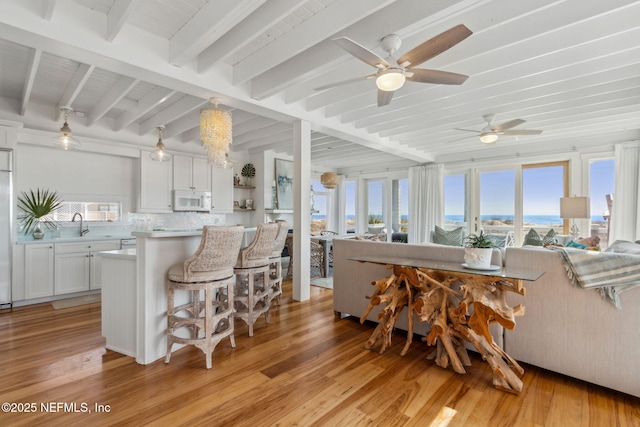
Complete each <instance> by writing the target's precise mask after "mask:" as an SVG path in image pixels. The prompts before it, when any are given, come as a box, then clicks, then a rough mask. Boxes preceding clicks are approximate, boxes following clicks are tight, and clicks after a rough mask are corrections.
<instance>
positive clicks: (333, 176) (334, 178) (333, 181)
mask: <svg viewBox="0 0 640 427" xmlns="http://www.w3.org/2000/svg"><path fill="white" fill-rule="evenodd" d="M320 182H321V183H322V186H323V187H324V188H327V189H329V190H331V189H332V188H336V187H337V186H338V174H337V173H335V172H325V173H323V174H322V175H321V176H320Z"/></svg>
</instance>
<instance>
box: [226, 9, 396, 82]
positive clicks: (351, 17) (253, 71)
mask: <svg viewBox="0 0 640 427" xmlns="http://www.w3.org/2000/svg"><path fill="white" fill-rule="evenodd" d="M392 2H393V0H349V1H348V2H347V1H343V2H336V3H333V4H331V5H329V6H327V7H325V8H324V9H322V10H320V11H319V12H318V13H316V14H315V15H313V16H311V17H310V18H309V19H307V20H306V21H304V22H303V23H302V24H300V25H298V26H296V27H294V28H293V29H292V30H291V31H289V32H287V33H285V34H284V35H283V36H282V37H280V38H278V39H277V40H275V41H274V42H272V43H269V44H268V45H266V46H265V47H264V48H262V49H260V50H259V51H257V52H255V53H254V54H253V55H251V56H249V57H248V58H246V59H245V60H244V61H242V62H240V63H239V64H237V65H235V66H234V67H233V84H234V85H238V84H241V83H244V82H246V81H248V80H250V79H252V78H254V77H256V76H257V75H259V74H260V73H263V72H265V71H267V70H269V69H271V68H273V67H275V66H276V65H279V64H282V63H283V62H285V61H286V60H288V59H289V58H291V57H293V56H295V55H297V54H299V53H300V52H302V51H304V50H306V49H309V48H310V47H312V46H314V45H316V44H317V43H318V42H319V41H321V40H324V39H326V38H327V37H330V36H331V35H333V34H335V33H336V32H338V31H341V30H343V29H344V28H346V27H348V26H350V25H353V24H354V23H355V22H357V21H358V20H360V19H362V17H363V16H367V15H368V14H370V13H372V11H375V10H378V9H380V8H381V7H383V6H386V5H388V4H389V3H392Z"/></svg>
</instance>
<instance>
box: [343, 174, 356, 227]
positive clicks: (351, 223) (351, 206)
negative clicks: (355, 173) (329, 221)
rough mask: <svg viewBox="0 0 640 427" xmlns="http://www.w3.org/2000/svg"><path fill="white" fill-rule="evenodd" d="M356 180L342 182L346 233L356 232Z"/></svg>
mask: <svg viewBox="0 0 640 427" xmlns="http://www.w3.org/2000/svg"><path fill="white" fill-rule="evenodd" d="M357 189H358V181H355V180H346V181H345V183H344V190H345V191H344V192H345V195H344V197H345V203H344V223H345V230H346V232H347V233H355V232H356V229H357V228H356V225H357V223H356V218H357V216H356V206H357V201H358V198H357V197H358V193H357Z"/></svg>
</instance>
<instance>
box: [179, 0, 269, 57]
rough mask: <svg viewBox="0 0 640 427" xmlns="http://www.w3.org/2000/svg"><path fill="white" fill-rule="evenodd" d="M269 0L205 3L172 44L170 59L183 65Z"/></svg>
mask: <svg viewBox="0 0 640 427" xmlns="http://www.w3.org/2000/svg"><path fill="white" fill-rule="evenodd" d="M265 1H266V0H215V1H209V2H207V4H205V5H204V6H203V7H202V8H201V9H200V10H199V11H198V12H197V13H196V14H195V15H193V17H191V19H190V20H189V22H187V23H186V24H185V25H184V26H183V27H182V28H180V30H178V32H177V33H176V34H175V35H174V36H173V37H172V38H171V40H170V44H169V62H170V63H171V64H172V65H175V66H178V67H182V66H183V65H185V64H186V63H187V62H189V61H191V60H192V59H193V58H194V57H196V56H197V55H198V54H200V53H201V52H202V51H203V50H204V49H205V48H206V47H207V46H210V45H211V44H212V43H214V42H215V41H216V40H218V39H219V38H220V37H221V36H222V35H223V34H225V33H226V32H227V31H229V30H230V29H231V28H233V27H234V26H235V25H237V24H238V23H240V22H241V21H242V20H243V19H244V18H246V17H247V16H248V15H249V14H251V12H253V11H254V10H256V8H258V7H260V6H261V5H262V4H263V3H264V2H265Z"/></svg>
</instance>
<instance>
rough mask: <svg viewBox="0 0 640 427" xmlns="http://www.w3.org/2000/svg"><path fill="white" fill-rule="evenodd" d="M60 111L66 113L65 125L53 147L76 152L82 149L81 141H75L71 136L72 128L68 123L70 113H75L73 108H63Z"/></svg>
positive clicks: (55, 139) (54, 140)
mask: <svg viewBox="0 0 640 427" xmlns="http://www.w3.org/2000/svg"><path fill="white" fill-rule="evenodd" d="M60 110H61V111H62V112H63V113H64V124H63V125H62V127H61V128H60V134H59V135H58V136H56V137H55V138H53V145H54V146H55V147H57V148H61V149H63V150H75V149H77V148H79V147H80V141H78V140H77V139H75V138H74V137H73V136H72V135H71V128H70V127H69V123H67V118H68V117H69V113H70V112H72V111H73V108H71V107H61V108H60Z"/></svg>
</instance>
